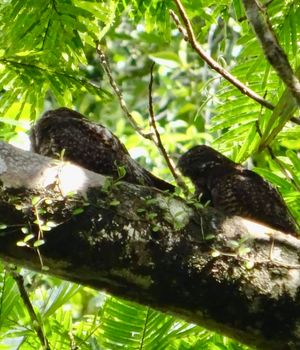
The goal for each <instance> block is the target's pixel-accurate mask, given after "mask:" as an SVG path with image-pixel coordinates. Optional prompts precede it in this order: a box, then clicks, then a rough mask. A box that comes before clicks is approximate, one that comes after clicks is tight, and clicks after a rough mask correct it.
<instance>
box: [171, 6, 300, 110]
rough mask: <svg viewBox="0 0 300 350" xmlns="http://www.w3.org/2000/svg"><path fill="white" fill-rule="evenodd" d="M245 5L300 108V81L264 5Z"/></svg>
mask: <svg viewBox="0 0 300 350" xmlns="http://www.w3.org/2000/svg"><path fill="white" fill-rule="evenodd" d="M175 1H178V0H175ZM243 3H244V6H245V10H246V14H247V18H248V20H249V22H250V23H251V25H252V27H253V29H254V31H255V33H256V36H257V38H258V39H259V41H260V43H261V46H262V48H263V51H264V54H265V56H266V58H267V59H268V61H269V63H270V64H271V65H272V66H273V68H274V69H275V71H276V72H277V74H278V76H279V77H280V78H281V79H282V81H283V82H284V84H285V85H286V87H287V88H288V89H289V90H290V92H291V93H292V95H293V96H294V98H295V99H296V101H297V103H298V105H299V106H300V81H299V79H298V78H297V76H296V75H295V74H294V72H293V69H292V67H291V65H290V63H289V61H288V58H287V55H286V54H285V52H284V50H283V49H282V47H281V46H280V44H279V42H278V40H277V37H276V35H275V33H274V31H273V29H272V26H271V24H270V23H269V21H268V18H267V16H266V15H265V9H264V7H263V5H262V4H260V2H259V0H255V1H254V0H243Z"/></svg>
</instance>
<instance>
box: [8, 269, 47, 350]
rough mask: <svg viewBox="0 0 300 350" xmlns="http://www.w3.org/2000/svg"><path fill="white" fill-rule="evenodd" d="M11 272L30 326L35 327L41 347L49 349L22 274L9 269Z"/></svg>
mask: <svg viewBox="0 0 300 350" xmlns="http://www.w3.org/2000/svg"><path fill="white" fill-rule="evenodd" d="M11 274H12V277H13V279H14V280H15V281H16V284H17V286H18V289H19V292H20V296H21V298H22V300H23V303H24V305H25V307H26V309H27V311H28V313H29V315H30V319H31V322H32V326H33V328H34V329H35V332H36V334H37V336H38V338H39V340H40V342H41V344H42V346H43V349H45V350H50V345H49V342H48V339H47V338H46V336H45V334H44V331H43V327H42V325H41V323H40V321H39V319H38V317H37V316H36V313H35V311H34V309H33V306H32V304H31V301H30V299H29V296H28V294H27V291H26V289H25V286H24V279H23V276H22V275H20V274H19V273H17V272H15V271H12V270H11Z"/></svg>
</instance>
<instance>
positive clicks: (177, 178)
mask: <svg viewBox="0 0 300 350" xmlns="http://www.w3.org/2000/svg"><path fill="white" fill-rule="evenodd" d="M154 66H155V63H154V62H153V63H152V65H151V70H150V82H149V115H150V125H151V126H152V128H153V130H154V133H155V137H156V140H155V139H154V138H153V141H154V143H155V144H156V146H157V148H158V149H159V151H160V153H161V154H162V156H163V157H164V159H165V161H166V163H167V165H168V168H169V169H170V171H171V173H172V175H173V177H174V179H175V181H176V183H177V185H178V186H179V187H181V188H182V189H183V192H184V193H185V194H186V195H187V194H188V193H189V191H188V188H187V186H186V184H185V183H184V181H183V180H182V178H181V176H179V175H178V174H177V172H176V170H175V166H174V164H173V162H172V160H171V159H170V157H169V156H168V153H167V151H166V149H165V147H164V145H163V143H162V140H161V137H160V133H159V131H158V129H157V125H156V120H155V116H154V110H153V99H152V86H153V68H154Z"/></svg>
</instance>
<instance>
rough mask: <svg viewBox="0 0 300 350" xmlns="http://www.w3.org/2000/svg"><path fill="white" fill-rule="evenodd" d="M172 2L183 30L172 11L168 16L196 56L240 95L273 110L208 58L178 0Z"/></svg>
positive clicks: (263, 100)
mask: <svg viewBox="0 0 300 350" xmlns="http://www.w3.org/2000/svg"><path fill="white" fill-rule="evenodd" d="M174 2H175V3H176V5H177V8H178V11H179V13H180V16H181V18H182V21H183V23H184V26H185V28H183V27H182V25H181V23H180V20H179V18H178V16H177V15H176V14H175V13H174V11H172V10H170V11H169V12H170V16H171V17H172V19H173V21H174V22H175V24H176V26H177V28H178V30H179V31H180V32H181V34H182V35H183V38H184V40H186V41H187V42H189V43H190V45H191V46H192V48H193V49H194V50H195V51H196V52H197V54H198V55H199V56H200V57H201V58H202V59H203V60H204V61H205V62H206V63H207V64H208V65H209V66H210V67H211V68H212V69H214V70H215V71H216V72H218V73H219V74H220V75H222V76H223V77H224V78H225V79H226V80H228V81H229V82H230V83H231V84H233V85H234V86H235V87H237V88H238V89H239V90H240V91H241V92H242V94H244V95H247V96H248V97H250V98H252V99H253V100H255V101H256V102H258V103H259V104H261V105H262V106H264V107H266V108H268V109H272V110H273V109H274V108H275V107H274V105H273V104H272V103H270V102H268V101H266V100H265V99H264V98H262V97H261V96H260V95H259V94H257V93H256V92H255V91H253V90H251V89H249V88H248V87H247V86H246V85H245V84H243V83H242V82H241V81H240V80H238V79H237V78H236V77H235V76H234V75H232V74H231V73H229V72H228V71H227V70H226V69H224V68H223V67H222V66H220V65H219V63H218V62H217V61H215V60H214V59H213V58H212V57H211V56H209V55H208V54H207V53H206V52H205V51H204V50H203V49H202V47H201V45H200V44H199V43H198V41H197V40H196V37H195V34H194V31H193V28H192V25H191V22H190V20H189V18H188V16H187V14H186V12H185V9H184V7H183V5H182V3H181V1H180V0H174Z"/></svg>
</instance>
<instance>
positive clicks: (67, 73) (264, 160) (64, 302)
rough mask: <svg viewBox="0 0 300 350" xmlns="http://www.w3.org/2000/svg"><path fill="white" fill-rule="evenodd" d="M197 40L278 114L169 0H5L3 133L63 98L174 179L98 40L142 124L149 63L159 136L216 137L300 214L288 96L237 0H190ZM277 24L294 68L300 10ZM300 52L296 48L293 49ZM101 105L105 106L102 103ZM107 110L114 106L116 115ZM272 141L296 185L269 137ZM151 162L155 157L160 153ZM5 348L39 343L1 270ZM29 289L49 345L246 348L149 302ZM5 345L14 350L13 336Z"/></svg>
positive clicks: (1, 19)
mask: <svg viewBox="0 0 300 350" xmlns="http://www.w3.org/2000/svg"><path fill="white" fill-rule="evenodd" d="M184 5H185V6H186V9H187V12H188V15H189V17H190V19H191V20H192V23H193V27H194V29H195V32H196V35H197V39H198V40H199V42H200V43H201V45H203V47H204V48H205V50H206V51H207V52H208V53H210V54H211V55H212V56H213V57H214V58H215V59H216V60H218V61H219V62H221V63H222V64H223V65H224V66H225V68H226V69H228V70H230V71H231V72H232V73H233V74H234V75H235V76H236V77H237V78H238V79H239V80H241V81H242V82H243V83H244V84H246V85H247V86H249V87H250V88H251V89H253V90H254V91H256V92H257V93H259V94H260V95H262V96H264V97H265V98H266V99H267V100H268V101H270V102H272V104H273V105H274V106H275V107H276V108H275V110H274V111H272V110H268V109H266V108H265V107H262V106H260V105H259V104H258V103H257V102H255V101H253V100H252V99H250V98H249V97H247V96H245V95H242V94H241V93H240V92H239V91H238V90H237V89H236V88H235V87H234V86H232V85H230V84H229V83H228V82H226V81H224V80H223V79H221V78H220V77H219V76H218V75H217V74H216V73H215V72H213V71H212V70H211V69H209V68H208V67H207V65H206V64H204V63H203V62H202V61H201V60H200V59H199V57H198V56H197V55H196V54H195V52H193V51H192V50H191V48H190V47H189V46H188V44H187V43H186V42H185V41H184V40H182V37H181V35H180V33H179V32H178V30H176V29H175V26H174V24H173V23H172V22H171V20H170V18H169V14H168V10H169V9H170V8H172V9H173V10H174V9H175V8H176V7H175V6H174V3H173V2H172V1H171V0H168V1H158V0H147V1H139V0H136V1H127V0H123V1H118V0H106V1H104V2H99V1H96V0H89V1H83V0H49V1H34V0H30V1H26V2H24V1H22V0H10V1H9V0H8V1H2V2H1V3H0V30H1V31H0V33H1V34H0V47H1V50H0V112H1V116H0V122H1V135H0V136H1V139H6V140H12V137H13V136H15V135H20V134H21V132H23V133H24V132H26V131H27V130H28V128H29V126H30V122H31V121H32V120H34V119H36V118H37V117H38V116H39V115H40V113H41V112H42V111H43V110H44V108H45V106H46V107H52V106H53V107H55V106H57V105H64V106H69V107H76V108H77V109H78V110H80V111H81V112H83V113H85V114H87V115H89V116H90V117H91V118H94V119H96V120H99V119H101V122H102V123H104V124H106V125H108V126H109V127H111V128H112V129H113V130H114V131H115V132H116V133H117V134H118V135H119V136H121V138H122V141H123V142H124V143H126V145H127V146H128V148H129V149H131V151H132V154H133V155H134V156H135V157H137V158H139V161H140V162H141V163H145V164H146V165H147V166H148V167H152V168H153V170H154V172H157V173H159V174H160V175H161V176H164V177H166V178H168V177H169V179H170V175H169V174H168V170H167V169H166V167H165V164H164V161H163V159H161V158H159V152H158V150H157V149H156V148H155V147H154V146H153V145H150V144H149V143H147V142H145V140H143V139H142V138H141V137H140V136H138V135H137V134H135V133H134V132H133V130H132V129H131V127H130V126H129V125H128V123H127V122H126V120H125V119H124V118H123V116H122V114H121V112H120V110H119V107H118V103H117V101H116V99H114V98H112V97H111V95H110V94H109V93H108V91H110V86H109V84H108V83H107V80H106V79H105V77H104V76H103V71H102V70H101V68H100V67H99V64H98V62H97V57H96V55H95V50H94V47H95V41H98V40H102V42H101V43H102V44H103V45H104V46H106V48H107V51H108V56H109V57H110V59H111V61H112V71H113V74H114V76H115V78H116V80H117V81H118V82H119V84H120V85H122V89H123V91H124V96H125V99H126V101H127V103H128V105H129V107H130V109H131V110H132V111H133V112H134V113H133V114H134V116H135V119H136V121H137V122H138V124H139V125H140V126H142V127H144V128H147V127H148V118H147V115H148V107H147V100H148V80H149V70H150V69H149V60H152V61H155V62H156V64H157V69H156V72H155V86H154V100H155V109H156V114H157V119H158V124H159V130H160V132H161V134H162V139H163V142H164V144H165V146H166V148H167V149H168V151H169V152H170V153H171V154H172V155H174V157H175V158H176V156H177V154H178V153H181V152H182V151H183V150H185V149H187V148H189V147H191V146H193V145H195V144H197V143H204V142H209V143H211V142H213V145H214V146H215V147H217V148H218V149H220V150H221V151H223V152H225V153H227V154H228V155H229V156H231V157H232V158H233V159H235V160H236V161H244V160H246V159H249V158H251V159H252V163H253V162H254V164H255V165H256V168H255V169H256V171H257V172H259V173H260V174H261V175H262V176H264V177H265V178H266V179H268V180H269V181H270V182H272V183H273V184H274V185H276V186H278V187H279V188H280V190H281V192H282V194H283V196H284V198H285V200H286V202H287V204H288V205H289V206H290V209H291V211H292V212H293V213H294V215H295V216H296V217H297V218H298V220H299V219H300V204H299V203H300V195H299V191H298V189H297V187H298V188H299V187H300V181H299V180H298V179H299V178H300V161H299V158H298V156H297V150H299V146H300V144H299V140H300V127H299V126H297V125H295V124H293V123H291V122H289V121H288V120H289V119H290V117H291V116H292V115H293V116H295V117H297V116H298V112H297V108H296V106H295V104H294V101H293V99H292V98H291V97H290V96H289V94H288V92H286V91H285V87H284V86H283V84H282V83H281V82H280V81H279V79H278V77H277V75H276V74H275V72H274V71H273V69H272V68H271V67H270V65H269V63H268V62H267V61H266V59H265V58H264V55H263V53H262V50H261V47H260V45H259V43H258V41H257V40H256V38H255V36H254V34H253V32H252V29H251V28H250V27H249V25H248V23H247V20H246V19H245V13H244V10H243V6H242V2H241V0H233V1H229V0H221V1H218V3H217V4H216V2H215V1H207V0H206V1H204V0H193V1H185V2H184ZM267 12H268V15H269V18H270V22H271V23H272V25H273V28H274V30H275V32H276V34H277V36H278V38H279V41H280V43H281V45H282V46H283V48H284V50H285V52H286V53H287V55H288V57H289V60H290V62H291V64H292V66H293V67H294V68H295V69H297V68H298V67H299V62H298V59H297V55H298V50H299V48H298V46H297V42H299V39H300V38H299V36H300V28H299V26H300V22H299V20H298V18H299V17H300V5H299V3H298V2H297V1H293V0H285V1H282V0H274V1H272V2H269V5H268V8H267ZM298 56H299V55H298ZM104 102H105V103H104ZM111 111H114V112H113V114H112V112H111ZM266 145H269V146H271V148H272V150H273V153H274V154H275V155H276V156H277V158H278V160H279V161H280V162H281V164H282V165H283V167H284V168H285V169H286V170H288V172H289V174H290V176H291V178H292V180H293V181H291V180H290V179H288V178H287V177H286V176H285V175H284V174H283V173H282V170H281V168H280V167H279V166H278V162H276V161H274V160H272V159H271V157H270V154H269V153H268V151H267V150H266V148H265V149H264V151H263V152H261V153H259V152H258V151H259V149H260V147H262V146H266ZM154 159H155V164H154V162H153V161H152V160H154ZM1 271H2V274H1V312H0V326H1V332H0V344H3V345H0V349H2V348H3V349H5V348H8V349H18V348H20V349H27V348H28V349H32V348H34V349H36V348H38V347H39V346H40V344H39V341H38V338H37V336H36V333H35V331H34V325H33V324H32V322H31V320H30V318H29V316H28V313H27V311H26V309H24V305H23V303H22V300H21V299H20V296H19V293H18V290H17V288H16V285H15V283H14V281H13V279H12V277H11V276H10V275H8V274H6V273H5V272H4V269H3V267H2V269H1ZM25 275H26V276H27V277H26V278H27V279H28V280H29V281H30V283H33V287H34V288H29V289H30V290H31V292H30V297H31V300H32V303H33V305H34V307H35V310H36V313H37V315H38V317H39V319H40V320H41V323H42V324H43V327H44V329H45V334H46V336H47V338H48V339H49V341H50V344H51V347H52V348H53V349H62V350H63V349H70V348H72V346H74V347H75V346H76V345H77V346H79V347H80V349H102V348H105V349H118V348H127V349H212V348H214V349H242V348H244V349H246V347H243V346H241V345H238V344H237V343H236V342H234V341H231V340H229V339H226V338H223V337H221V336H218V335H215V334H212V333H209V332H207V331H205V330H203V329H201V328H199V327H196V326H193V325H188V324H187V323H185V322H183V321H179V320H177V319H176V318H174V317H171V316H166V315H163V314H161V313H158V312H156V311H153V310H152V309H149V308H147V307H142V306H139V305H136V304H133V303H128V302H124V301H121V300H118V299H115V298H112V297H105V296H103V295H102V294H100V295H99V294H98V293H97V292H95V291H92V290H89V289H87V288H82V287H78V286H76V285H73V284H68V283H66V282H64V283H61V282H59V281H57V280H56V279H52V278H48V277H47V278H43V279H42V280H41V278H42V277H39V276H37V275H35V274H32V273H25ZM5 344H6V345H7V346H6V345H5Z"/></svg>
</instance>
